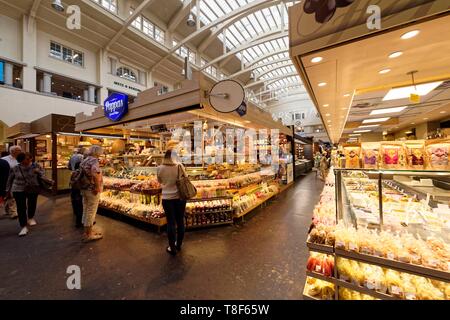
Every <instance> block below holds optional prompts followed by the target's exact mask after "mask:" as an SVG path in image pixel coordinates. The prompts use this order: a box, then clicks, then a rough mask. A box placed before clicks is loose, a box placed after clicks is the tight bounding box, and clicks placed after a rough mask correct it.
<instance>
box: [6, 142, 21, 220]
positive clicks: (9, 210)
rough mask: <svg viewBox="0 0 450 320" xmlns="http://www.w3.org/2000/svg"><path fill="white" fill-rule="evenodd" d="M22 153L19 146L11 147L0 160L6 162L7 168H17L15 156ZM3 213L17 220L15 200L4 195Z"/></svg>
mask: <svg viewBox="0 0 450 320" xmlns="http://www.w3.org/2000/svg"><path fill="white" fill-rule="evenodd" d="M21 152H22V148H21V147H20V146H12V147H10V148H9V155H7V156H4V157H3V158H2V159H3V160H5V161H6V162H8V164H9V168H10V169H12V168H14V167H15V166H17V164H18V162H17V156H18V155H19V154H20V153H21ZM5 212H6V214H7V215H10V216H11V219H15V218H17V205H16V200H15V199H14V198H13V197H9V196H8V195H6V199H5Z"/></svg>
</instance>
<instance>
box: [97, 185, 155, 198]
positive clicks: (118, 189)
mask: <svg viewBox="0 0 450 320" xmlns="http://www.w3.org/2000/svg"><path fill="white" fill-rule="evenodd" d="M104 189H105V190H114V191H121V192H130V193H133V194H144V195H150V196H153V195H157V194H161V193H162V189H150V190H142V191H134V190H133V191H132V190H131V189H130V188H115V187H110V186H107V187H104Z"/></svg>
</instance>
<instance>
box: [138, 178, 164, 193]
mask: <svg viewBox="0 0 450 320" xmlns="http://www.w3.org/2000/svg"><path fill="white" fill-rule="evenodd" d="M156 189H161V184H160V183H159V182H158V181H157V180H156V179H148V180H145V181H143V182H139V183H136V184H134V185H133V186H131V188H130V190H131V191H134V192H145V191H151V190H156Z"/></svg>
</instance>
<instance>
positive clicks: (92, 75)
mask: <svg viewBox="0 0 450 320" xmlns="http://www.w3.org/2000/svg"><path fill="white" fill-rule="evenodd" d="M51 40H53V41H55V42H57V43H59V44H62V45H65V46H67V47H69V48H71V49H74V50H77V51H80V52H82V53H83V54H84V66H83V67H79V66H76V65H74V64H71V63H68V62H64V61H62V60H58V59H55V58H52V57H50V41H51ZM37 67H40V68H43V69H46V70H49V71H53V72H56V73H58V74H62V75H64V76H67V77H69V78H72V77H74V78H75V79H77V80H83V81H87V82H92V83H97V74H96V70H97V57H96V53H95V52H92V51H89V50H87V49H85V48H82V47H80V46H78V45H76V44H74V43H71V42H68V41H66V40H63V39H60V38H58V37H55V36H52V35H50V34H48V33H45V32H43V31H40V30H38V32H37Z"/></svg>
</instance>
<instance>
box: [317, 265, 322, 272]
mask: <svg viewBox="0 0 450 320" xmlns="http://www.w3.org/2000/svg"><path fill="white" fill-rule="evenodd" d="M321 271H322V267H321V266H320V264H318V265H316V272H319V273H320V272H321Z"/></svg>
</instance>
